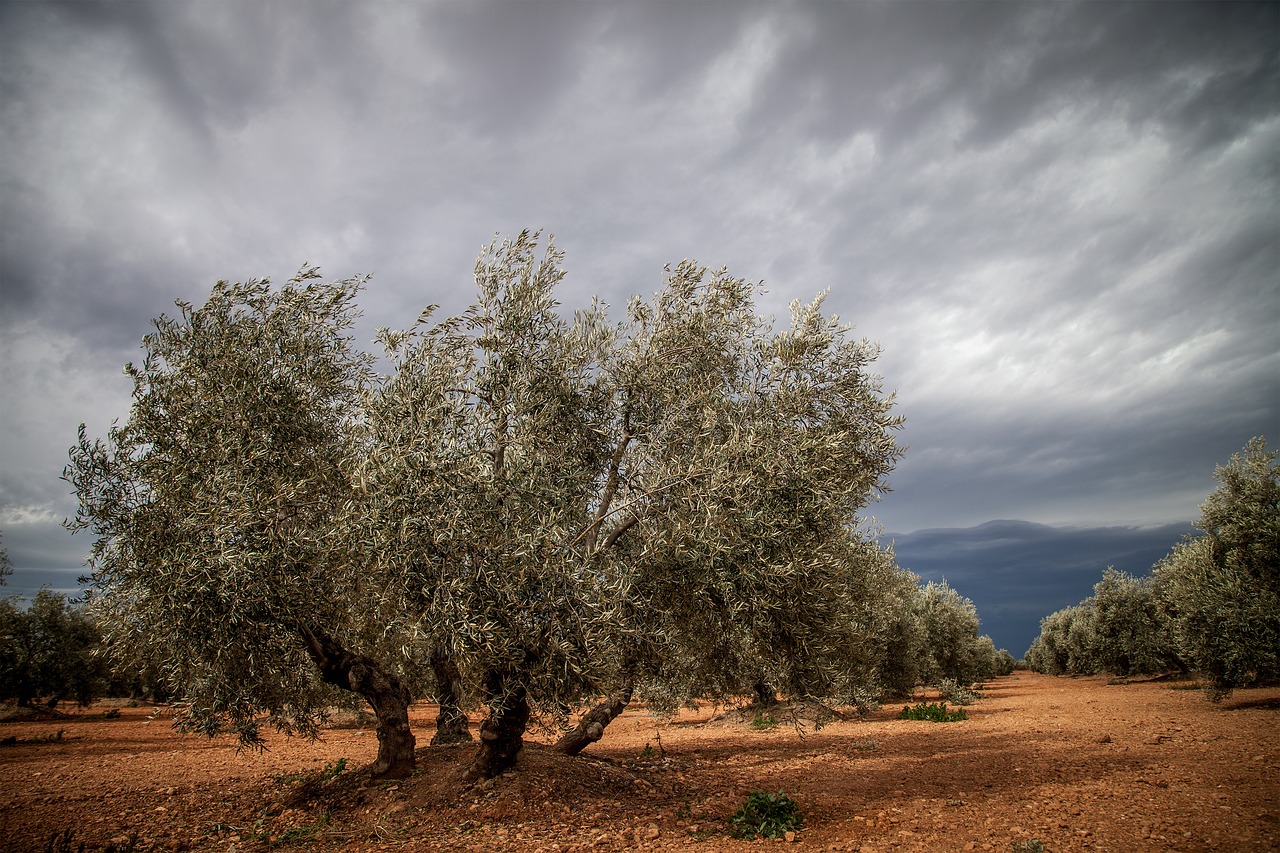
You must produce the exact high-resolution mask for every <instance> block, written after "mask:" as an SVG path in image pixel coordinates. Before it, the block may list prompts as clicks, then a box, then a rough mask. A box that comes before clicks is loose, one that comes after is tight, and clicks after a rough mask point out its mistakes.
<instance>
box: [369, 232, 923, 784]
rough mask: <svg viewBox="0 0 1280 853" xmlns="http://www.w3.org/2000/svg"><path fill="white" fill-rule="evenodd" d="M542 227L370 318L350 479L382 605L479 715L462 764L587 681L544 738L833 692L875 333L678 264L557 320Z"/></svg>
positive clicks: (873, 471) (845, 655)
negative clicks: (775, 309)
mask: <svg viewBox="0 0 1280 853" xmlns="http://www.w3.org/2000/svg"><path fill="white" fill-rule="evenodd" d="M538 242H539V238H538V235H536V234H530V233H527V232H526V233H524V234H521V235H520V236H519V237H518V238H516V239H515V240H513V241H509V242H505V243H501V244H498V243H495V244H494V245H492V246H490V247H489V248H488V249H487V250H486V251H485V252H484V253H483V254H482V255H481V258H480V259H479V261H478V262H477V265H476V272H475V278H476V284H477V288H478V295H477V300H476V303H475V304H474V305H473V306H472V307H471V308H470V309H468V310H467V311H466V312H464V313H463V314H461V315H460V316H458V317H455V318H451V319H446V320H443V321H435V320H433V319H432V317H431V314H430V312H424V316H423V317H422V318H421V320H420V322H419V324H418V325H417V326H415V327H414V328H412V329H409V330H407V331H404V332H390V331H385V332H383V333H382V335H381V337H382V340H383V343H384V345H385V346H386V347H387V350H388V355H389V357H390V359H391V361H392V363H393V366H394V373H393V374H392V375H391V376H389V377H387V378H386V379H385V380H384V381H382V382H381V383H379V384H378V386H377V387H375V388H373V389H371V392H370V394H369V395H368V398H367V401H366V405H365V411H366V413H367V417H368V427H369V438H368V441H369V448H368V451H367V453H365V455H364V456H363V461H362V462H361V464H360V465H359V466H358V470H357V471H356V472H355V473H354V475H353V479H354V482H355V484H356V490H357V500H358V501H359V502H360V503H361V505H362V506H363V509H361V510H360V511H359V512H358V513H357V516H358V517H359V518H361V519H362V520H363V521H362V523H365V524H366V525H367V531H366V532H365V533H362V534H361V535H360V536H359V537H358V538H359V539H360V541H362V542H363V543H364V547H365V548H366V549H367V553H368V555H369V562H370V565H371V566H372V567H374V568H373V569H372V572H373V574H374V575H376V576H379V577H385V578H387V579H388V580H387V582H386V583H384V587H385V588H386V590H387V597H388V601H389V603H388V605H387V607H388V609H389V610H390V611H392V612H405V613H418V614H426V617H425V618H422V619H420V620H419V621H418V622H417V625H418V628H417V630H418V631H419V643H420V645H421V647H422V648H424V649H426V650H428V653H429V654H430V655H432V656H433V657H435V658H437V659H444V660H448V661H450V662H451V663H452V664H453V665H454V666H455V667H456V672H457V673H458V675H459V676H460V677H461V679H462V680H463V681H464V682H465V685H464V687H463V689H461V690H459V691H452V692H453V693H455V694H457V693H470V694H472V695H478V696H480V698H482V699H483V700H484V701H485V702H487V703H488V705H489V707H490V713H489V718H488V720H486V722H485V724H484V725H483V726H482V728H481V746H480V752H479V754H478V755H477V758H476V761H475V763H474V765H473V768H472V773H473V775H491V774H492V773H495V772H499V771H500V770H501V769H502V768H503V767H505V766H507V765H509V764H510V763H511V762H513V761H514V760H515V757H516V756H517V755H518V753H519V749H520V743H521V736H522V733H523V729H524V726H525V725H526V723H527V721H528V719H529V715H530V713H531V712H534V711H537V710H539V709H541V710H543V711H545V712H548V713H551V714H555V713H560V712H562V711H563V709H564V708H565V707H568V706H571V705H573V704H575V703H577V702H580V701H581V700H582V699H584V698H586V697H589V696H592V695H594V694H598V693H601V692H604V693H609V694H610V700H609V701H608V702H606V703H605V704H604V705H602V706H600V707H598V708H596V709H594V710H593V711H592V712H591V713H590V714H588V715H587V716H586V717H585V718H584V719H583V720H582V722H581V724H580V725H579V726H578V727H577V729H576V730H575V731H574V732H572V733H570V735H569V736H567V737H566V739H565V740H564V741H562V742H561V745H560V746H561V748H562V749H564V750H565V751H568V752H576V751H578V750H580V749H581V748H582V747H584V746H586V745H587V744H589V743H591V742H592V741H594V740H596V739H598V738H599V737H600V735H601V733H602V732H603V729H604V726H606V725H607V724H608V722H609V721H610V720H612V719H613V718H614V717H615V716H616V715H617V714H618V713H620V712H621V710H622V708H623V707H625V706H626V704H627V702H628V701H629V700H630V698H631V695H632V693H633V691H634V690H636V689H637V687H640V688H641V689H644V690H645V691H646V698H649V699H651V700H652V701H654V702H655V703H657V704H660V705H661V704H667V705H670V704H671V703H672V702H673V701H677V700H679V699H686V698H690V697H691V696H693V695H699V694H702V693H705V692H708V691H711V692H717V691H719V692H724V691H728V690H733V691H737V690H740V689H742V688H743V687H744V686H745V685H749V684H751V683H752V682H753V681H766V680H767V681H768V683H770V684H775V685H778V686H780V687H782V688H784V689H791V690H802V689H803V690H806V691H813V692H817V693H821V694H822V695H826V696H831V695H839V694H840V693H842V692H844V693H848V692H849V691H850V682H851V680H852V677H851V675H850V672H851V670H852V668H851V667H850V666H849V665H848V663H847V661H848V659H849V658H850V656H851V654H852V653H851V652H850V650H851V649H855V650H856V648H857V647H858V645H859V644H860V642H862V641H864V640H865V639H866V633H867V632H866V631H865V630H863V629H860V628H859V625H858V623H857V622H856V620H855V616H856V615H857V614H856V612H855V611H856V607H855V604H856V601H855V600H854V598H853V595H854V593H855V591H856V589H857V584H856V583H855V580H856V576H857V575H858V574H859V573H860V572H861V569H860V566H861V565H862V562H863V561H864V554H863V552H862V551H861V550H859V547H858V546H857V542H858V540H857V537H856V536H854V535H853V533H854V532H855V527H856V522H857V519H856V513H857V511H858V509H860V508H861V507H863V506H864V505H865V504H866V502H867V501H868V500H870V499H871V498H872V496H873V495H874V493H875V490H876V489H877V488H879V487H881V480H882V477H883V476H884V474H885V473H886V472H887V471H888V470H889V469H890V468H891V467H892V464H893V462H894V461H895V460H896V459H897V457H898V455H899V450H898V448H897V446H896V445H895V443H894V442H893V439H892V430H893V429H895V428H896V426H897V425H898V420H897V419H896V418H894V417H892V416H891V415H890V414H889V408H890V400H889V399H888V398H886V397H885V396H884V395H882V394H881V393H880V388H879V385H878V382H877V379H876V377H874V376H873V375H871V374H869V373H868V372H867V371H866V366H867V365H868V364H869V362H870V361H871V360H873V359H874V357H875V355H876V350H875V348H874V347H873V346H872V345H870V344H867V343H866V342H864V341H860V340H853V339H850V337H849V335H848V330H847V329H846V328H845V327H843V326H841V325H840V324H839V323H838V322H837V321H836V320H835V319H834V318H830V317H825V316H823V315H822V313H821V311H820V308H819V305H820V301H819V302H815V303H813V304H811V305H807V306H799V305H797V306H796V307H795V309H794V316H793V321H792V326H791V328H790V329H788V330H786V331H780V332H778V331H774V330H773V329H772V327H771V325H770V323H769V322H767V321H765V320H762V319H761V318H760V317H758V316H757V314H756V311H755V306H754V296H755V294H756V291H757V289H758V288H757V286H756V285H753V284H750V283H748V282H745V281H743V280H741V279H737V278H734V277H732V276H730V275H728V273H727V272H725V271H723V270H722V271H720V272H709V271H708V270H706V269H705V268H702V267H699V266H697V265H696V264H693V263H690V262H686V263H682V264H680V265H678V266H676V267H674V268H672V269H669V270H668V274H667V279H666V281H665V283H664V286H663V287H662V289H661V290H660V291H659V292H658V293H657V294H656V295H655V296H654V297H652V298H651V299H649V300H643V299H633V300H632V301H631V302H630V304H629V305H628V307H627V311H626V317H625V319H624V320H623V321H622V322H620V323H617V324H612V323H610V322H609V320H608V318H607V317H606V314H605V309H604V307H603V306H600V305H591V306H589V307H587V308H585V309H583V310H581V311H579V312H577V313H576V314H575V315H574V317H573V319H572V320H569V319H567V318H566V317H565V316H564V315H563V313H562V312H561V310H560V309H559V306H558V305H557V303H556V301H555V298H554V288H555V286H556V284H557V283H558V282H559V281H560V280H561V278H562V277H563V271H562V269H561V260H562V258H561V255H560V253H559V252H558V251H557V250H555V248H554V247H553V246H550V245H548V246H547V248H546V249H545V250H544V251H543V252H542V254H541V255H539V253H538Z"/></svg>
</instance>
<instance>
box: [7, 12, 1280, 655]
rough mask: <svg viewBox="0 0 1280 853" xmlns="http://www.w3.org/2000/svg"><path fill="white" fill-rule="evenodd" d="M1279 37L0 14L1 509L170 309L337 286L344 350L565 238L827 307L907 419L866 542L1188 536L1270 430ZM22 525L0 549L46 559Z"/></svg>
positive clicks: (1226, 32) (547, 16) (47, 492)
mask: <svg viewBox="0 0 1280 853" xmlns="http://www.w3.org/2000/svg"><path fill="white" fill-rule="evenodd" d="M1278 16H1280V6H1278V5H1277V4H1274V3H1258V4H1249V3H1225V4H1224V3H1218V4H1214V3H1179V4H1151V3H1107V4H1098V3H1051V4H1044V3H1042V4H1029V3H1028V4H1009V3H986V2H982V3H974V2H960V3H927V4H926V3H791V4H776V3H740V2H705V3H704V2H699V3H642V2H635V3H591V4H586V3H578V2H549V3H543V2H521V3H354V2H316V3H307V4H301V3H290V2H265V3H255V4H240V3H185V4H176V3H134V2H129V3H112V2H102V3H54V2H51V3H9V4H5V5H3V6H0V57H3V61H2V62H0V137H2V139H0V142H2V144H0V226H2V227H0V382H2V383H3V387H2V388H0V391H2V392H3V393H4V395H5V397H6V401H7V402H9V403H11V404H10V405H8V406H6V407H5V409H4V410H3V411H0V527H3V528H4V529H6V531H7V530H8V528H9V527H11V526H13V525H15V524H19V523H22V524H25V523H28V521H29V520H30V519H32V518H44V519H46V520H47V519H48V518H52V517H58V518H60V517H61V516H63V515H66V514H68V513H69V512H70V510H71V509H72V508H71V507H69V506H68V503H69V500H70V498H69V495H68V494H67V491H66V488H65V484H63V483H61V482H60V481H59V480H58V479H57V475H58V472H59V471H60V470H61V466H62V464H63V462H64V460H65V458H66V447H67V446H68V445H69V444H70V443H71V441H72V440H74V434H75V425H76V424H77V423H79V422H81V421H86V422H88V424H89V426H90V431H91V432H94V433H95V434H96V433H101V432H102V431H104V430H105V429H106V426H107V424H108V423H109V422H110V419H111V418H112V417H119V416H121V415H122V414H124V412H125V410H126V407H127V404H128V391H129V388H128V383H127V381H124V380H123V379H122V378H121V377H120V375H119V367H120V365H121V364H123V362H124V361H126V360H129V359H131V358H136V357H137V345H138V341H139V339H140V338H141V336H142V335H143V334H145V333H146V331H147V328H148V321H149V320H150V319H151V318H153V317H155V316H157V315H158V314H160V313H161V312H165V311H171V310H172V303H173V300H174V299H175V298H182V299H187V300H199V299H201V298H203V297H204V295H205V294H207V292H208V290H209V287H210V286H211V285H212V283H213V282H214V281H216V280H217V279H219V278H228V279H240V280H243V279H246V278H251V277H257V276H269V277H272V278H275V279H276V280H281V279H284V278H288V276H289V275H291V274H292V273H293V272H294V271H295V270H296V269H297V268H298V266H299V265H300V264H301V263H303V262H304V261H309V262H312V263H318V264H320V265H321V266H322V268H323V269H324V271H325V273H326V274H329V275H334V276H346V275H352V274H355V273H363V272H370V273H373V274H374V280H373V283H372V285H371V286H370V287H369V289H368V290H367V291H366V293H365V295H364V299H363V300H362V304H363V305H364V307H365V310H366V315H367V316H366V318H365V320H364V321H363V322H362V324H361V326H360V327H359V329H358V330H357V334H358V335H359V336H360V337H361V339H362V340H367V339H368V338H369V337H370V336H371V335H372V330H373V328H374V327H375V326H378V325H389V326H398V325H403V324H406V323H408V322H411V321H412V319H413V318H414V317H416V316H417V313H418V310H419V309H420V308H421V307H422V306H423V305H424V304H427V303H432V302H436V303H443V305H444V309H443V310H444V311H446V312H448V311H455V310H458V309H460V308H461V307H462V306H463V305H464V303H465V301H466V299H467V298H468V294H469V287H470V283H469V276H470V271H471V262H472V260H473V259H474V257H475V255H476V253H477V252H478V250H479V249H480V247H481V246H482V245H483V244H485V243H487V242H488V241H489V240H490V239H491V238H492V237H493V235H494V234H495V233H499V234H510V233H514V232H516V231H519V230H520V229H522V228H525V227H543V228H546V229H547V230H548V231H550V232H553V233H555V234H556V235H557V237H558V239H559V242H560V245H561V246H562V247H563V248H565V249H566V250H567V252H568V259H567V266H568V271H569V275H568V277H567V279H566V280H565V283H564V289H563V291H562V293H561V298H562V300H563V301H564V302H565V303H566V304H567V305H569V306H576V305H580V304H583V303H585V302H586V301H587V300H588V299H589V298H590V296H591V295H592V294H601V295H602V296H603V297H604V298H605V300H606V301H608V302H609V303H611V304H612V305H613V306H615V310H616V309H617V308H620V307H621V306H622V305H623V304H624V303H625V300H626V298H627V297H628V296H629V295H631V294H633V293H648V292H652V291H653V290H654V289H656V288H657V287H658V286H659V284H660V282H661V277H662V267H663V265H664V264H666V263H670V262H675V261H679V260H680V259H682V258H685V257H690V258H695V259H697V260H699V261H700V262H702V263H705V264H708V265H710V266H713V267H719V266H721V265H728V266H729V267H730V269H731V271H732V272H734V273H735V274H738V275H742V276H744V277H747V278H750V279H764V280H765V282H766V286H767V287H768V289H769V293H768V294H767V296H766V297H765V298H764V300H763V301H762V308H763V310H765V311H767V312H773V313H776V314H778V315H779V316H781V317H784V318H785V317H786V312H787V303H788V302H789V301H791V300H792V299H803V300H806V301H807V300H809V299H810V298H812V296H813V294H814V293H815V292H817V291H819V290H822V289H825V288H830V289H831V295H830V297H829V299H828V302H827V307H828V308H830V309H832V310H835V311H837V312H839V313H840V314H841V315H842V316H843V317H844V318H845V319H847V320H850V321H853V322H855V323H857V327H858V331H859V333H861V334H864V335H866V336H868V337H869V338H872V339H874V340H878V341H880V342H881V343H882V344H883V347H884V354H883V356H882V358H881V360H880V362H879V363H878V367H879V369H880V370H881V371H882V372H883V374H884V376H885V385H886V387H887V388H889V389H894V390H897V391H899V397H898V402H899V411H900V412H901V413H902V414H904V415H905V416H906V417H907V426H906V429H905V430H904V432H903V439H904V440H905V441H906V442H907V443H908V444H910V445H911V449H910V451H909V452H908V454H907V456H906V458H905V459H904V460H903V462H902V464H901V465H900V467H899V469H898V470H897V471H896V472H894V474H893V475H892V477H891V484H892V486H893V487H894V491H893V493H891V494H890V495H889V496H888V497H887V498H886V499H885V500H884V501H883V502H882V503H881V504H879V505H877V506H875V507H874V508H873V509H874V510H875V512H876V513H877V514H878V515H879V517H880V519H881V521H882V522H883V523H884V524H885V525H886V526H887V527H889V528H890V529H894V530H903V531H910V530H916V529H921V528H950V529H964V528H967V527H970V526H972V525H977V524H980V523H981V522H984V521H988V520H990V519H992V518H1023V519H1026V520H1029V521H1034V522H1041V523H1046V524H1052V525H1055V526H1061V525H1067V524H1070V525H1075V526H1076V527H1080V528H1085V527H1089V528H1092V527H1115V526H1117V525H1131V526H1134V527H1137V528H1141V529H1146V528H1147V527H1153V526H1155V527H1158V526H1160V525H1165V524H1170V523H1174V522H1181V521H1182V520H1184V519H1188V518H1191V517H1194V515H1195V509H1196V505H1197V504H1198V503H1199V502H1200V501H1201V500H1203V498H1204V496H1205V495H1206V494H1207V493H1208V492H1209V490H1210V489H1212V488H1213V481H1212V471H1213V466H1214V464H1216V463H1220V462H1223V461H1225V460H1226V459H1227V457H1229V456H1230V454H1231V453H1233V452H1235V451H1237V450H1239V449H1240V448H1241V447H1242V446H1243V445H1244V443H1245V442H1246V441H1247V440H1248V439H1249V438H1250V437H1251V436H1253V435H1256V434H1267V435H1268V436H1270V437H1271V439H1272V442H1273V443H1274V442H1275V441H1276V440H1277V439H1276V436H1277V435H1280V285H1278V284H1277V280H1276V277H1275V270H1276V269H1277V268H1278V267H1280V224H1278V223H1280V209H1278V204H1277V198H1280V195H1278V194H1280V174H1278V169H1280V167H1278V166H1277V162H1276V157H1275V151H1276V150H1277V145H1278V144H1280V98H1278V97H1277V94H1278V89H1277V86H1278V85H1280V69H1278V66H1277V42H1276V39H1275V33H1276V32H1277V29H1278ZM33 529H34V528H33ZM41 529H42V530H43V531H44V532H43V533H42V534H40V535H41V536H59V535H61V536H65V534H61V533H58V531H57V530H56V528H54V527H47V528H41ZM1135 535H1137V534H1135ZM39 538H40V537H39V536H37V535H36V534H31V535H27V534H23V535H21V536H17V537H16V538H15V539H14V540H13V541H14V542H15V543H18V544H15V545H12V546H11V548H10V550H11V553H12V554H13V555H14V556H15V560H16V561H17V562H18V564H19V566H27V565H29V567H30V570H31V571H35V570H36V567H39V566H46V567H47V566H49V565H51V560H53V561H56V560H58V559H68V558H52V557H48V556H44V557H40V558H39V559H37V558H36V557H34V556H26V555H27V554H28V551H30V552H31V553H32V554H34V552H35V551H36V550H38V549H39V547H40V546H39V545H38V544H37V539H39ZM9 541H10V540H9V539H6V542H9ZM50 547H51V549H52V550H48V551H46V552H44V553H45V554H46V555H48V554H54V553H62V552H61V551H59V548H61V547H63V546H58V547H56V548H55V547H53V546H50ZM1073 547H1074V546H1073ZM74 563H75V564H74V565H69V566H67V567H66V569H65V571H66V572H71V573H74V572H76V571H78V570H79V566H78V560H75V561H74ZM1093 568H1096V567H1093ZM40 570H41V571H46V570H48V571H52V570H53V569H48V568H42V569H40ZM1081 570H1082V571H1083V568H1082V569H1081ZM24 571H25V569H24ZM1097 571H1099V572H1100V569H1097ZM1050 574H1051V575H1052V573H1050ZM1028 583H1033V582H1032V581H1028ZM962 591H964V590H963V589H962ZM1078 598H1079V596H1076V598H1075V599H1073V600H1078ZM1067 603H1071V602H1067ZM997 604H998V606H1001V607H1003V606H1006V604H999V603H997V602H993V606H997ZM1007 606H1013V605H1012V604H1008V605H1007ZM1041 609H1043V608H1041ZM1039 615H1043V613H1041V614H1039ZM988 618H990V616H989V615H988ZM1037 618H1038V617H1037ZM1008 642H1012V641H1007V642H1006V644H1007V643H1008ZM1011 650H1013V651H1015V652H1019V653H1020V651H1021V650H1020V649H1013V648H1012V646H1011Z"/></svg>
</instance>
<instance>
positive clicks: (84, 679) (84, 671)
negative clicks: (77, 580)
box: [0, 589, 109, 707]
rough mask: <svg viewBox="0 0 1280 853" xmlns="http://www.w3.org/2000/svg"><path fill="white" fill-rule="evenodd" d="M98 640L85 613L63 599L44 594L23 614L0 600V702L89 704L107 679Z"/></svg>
mask: <svg viewBox="0 0 1280 853" xmlns="http://www.w3.org/2000/svg"><path fill="white" fill-rule="evenodd" d="M99 639H100V635H99V632H98V629H97V626H95V625H94V623H93V621H92V620H91V619H90V618H89V616H88V615H87V614H86V613H85V611H84V609H83V608H80V607H77V606H74V605H73V604H72V602H70V601H69V600H68V599H67V597H66V596H65V595H63V594H62V593H59V592H54V591H52V590H49V589H42V590H40V591H39V592H37V593H36V596H35V598H34V599H32V601H31V605H30V607H28V608H25V609H24V608H21V607H19V606H18V604H17V601H15V600H14V599H12V598H10V599H4V600H0V698H4V699H16V700H17V701H18V704H19V705H21V706H30V705H31V704H32V703H34V702H35V701H37V700H40V701H43V702H45V703H46V704H48V705H49V706H50V707H53V706H55V705H57V704H58V703H59V702H61V701H62V700H64V699H72V700H74V701H75V702H76V703H78V704H80V705H87V704H89V703H90V702H92V701H93V700H94V699H95V698H97V697H98V696H100V695H102V692H103V691H104V689H105V688H106V686H107V679H108V676H109V672H108V668H107V663H106V661H105V659H104V658H102V657H101V656H100V655H97V654H96V651H97V648H98V644H99Z"/></svg>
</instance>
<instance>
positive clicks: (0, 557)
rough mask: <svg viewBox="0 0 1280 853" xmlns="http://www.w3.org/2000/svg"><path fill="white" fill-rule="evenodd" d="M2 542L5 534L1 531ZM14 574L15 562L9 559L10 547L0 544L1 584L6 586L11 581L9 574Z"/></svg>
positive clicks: (0, 540) (0, 539)
mask: <svg viewBox="0 0 1280 853" xmlns="http://www.w3.org/2000/svg"><path fill="white" fill-rule="evenodd" d="M0 542H4V534H3V533H0ZM12 574H13V562H12V561H11V560H10V559H9V549H7V548H5V547H4V546H3V545H0V586H4V585H5V584H6V583H8V582H9V576H10V575H12Z"/></svg>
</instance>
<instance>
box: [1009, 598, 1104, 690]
mask: <svg viewBox="0 0 1280 853" xmlns="http://www.w3.org/2000/svg"><path fill="white" fill-rule="evenodd" d="M1027 663H1028V664H1029V665H1030V666H1031V668H1032V669H1034V670H1035V671H1037V672H1043V673H1045V674H1047V675H1066V674H1070V675H1090V674H1092V673H1095V672H1097V671H1098V668H1099V667H1098V663H1097V653H1096V642H1095V631H1094V612H1093V602H1092V599H1086V600H1085V601H1084V602H1082V603H1080V604H1077V605H1073V606H1071V607H1064V608H1062V609H1061V610H1057V611H1054V612H1053V613H1050V614H1049V615H1048V616H1046V617H1044V618H1043V619H1041V620H1040V634H1039V636H1037V637H1036V638H1035V639H1034V640H1033V641H1032V643H1031V648H1029V649H1028V650H1027Z"/></svg>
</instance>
